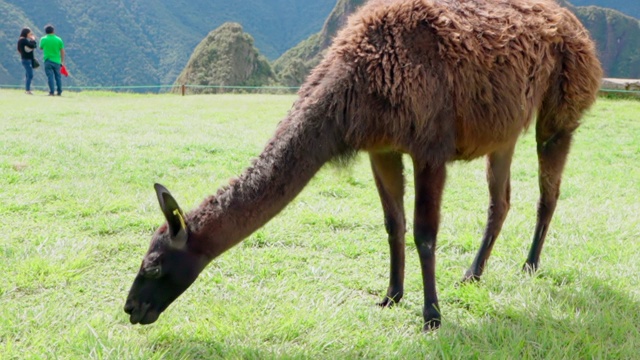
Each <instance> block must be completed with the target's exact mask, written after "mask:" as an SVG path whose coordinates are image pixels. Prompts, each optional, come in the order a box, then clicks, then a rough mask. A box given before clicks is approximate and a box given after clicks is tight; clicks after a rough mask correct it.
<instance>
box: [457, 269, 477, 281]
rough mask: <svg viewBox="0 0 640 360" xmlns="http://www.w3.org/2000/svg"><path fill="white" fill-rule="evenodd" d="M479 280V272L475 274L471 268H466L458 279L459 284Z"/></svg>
mask: <svg viewBox="0 0 640 360" xmlns="http://www.w3.org/2000/svg"><path fill="white" fill-rule="evenodd" d="M478 281H480V274H476V273H474V272H473V271H471V270H467V272H466V273H465V274H464V276H463V277H462V280H460V284H471V283H475V282H478Z"/></svg>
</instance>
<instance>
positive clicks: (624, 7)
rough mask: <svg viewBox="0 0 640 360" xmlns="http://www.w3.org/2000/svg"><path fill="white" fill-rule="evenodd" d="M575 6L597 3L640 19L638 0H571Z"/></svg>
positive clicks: (599, 5) (639, 2)
mask: <svg viewBox="0 0 640 360" xmlns="http://www.w3.org/2000/svg"><path fill="white" fill-rule="evenodd" d="M569 1H570V2H571V4H573V5H575V6H589V5H595V6H598V7H603V8H610V9H614V10H618V11H620V12H622V13H625V14H627V15H629V16H633V17H634V18H636V19H640V1H637V0H569Z"/></svg>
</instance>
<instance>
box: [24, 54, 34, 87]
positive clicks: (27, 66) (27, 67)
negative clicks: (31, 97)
mask: <svg viewBox="0 0 640 360" xmlns="http://www.w3.org/2000/svg"><path fill="white" fill-rule="evenodd" d="M32 61H33V60H31V59H22V66H24V74H25V78H26V82H25V88H24V89H25V90H27V91H31V80H33V63H32Z"/></svg>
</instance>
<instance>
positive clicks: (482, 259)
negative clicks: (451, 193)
mask: <svg viewBox="0 0 640 360" xmlns="http://www.w3.org/2000/svg"><path fill="white" fill-rule="evenodd" d="M514 148H515V142H514V143H513V144H510V145H509V146H508V147H506V148H505V149H502V150H498V151H496V152H493V153H491V154H489V156H488V157H487V183H488V184H489V195H490V203H489V210H488V214H487V226H486V228H485V231H484V236H483V237H482V245H480V249H479V250H478V253H477V254H476V257H475V259H474V260H473V264H471V267H470V268H469V269H468V270H467V272H466V273H465V275H464V278H463V279H462V281H463V282H468V281H473V280H478V279H480V276H481V275H482V271H483V270H484V266H485V263H486V262H487V259H488V258H489V255H491V249H493V244H494V243H495V240H496V238H497V237H498V234H500V230H501V229H502V224H503V223H504V219H505V218H506V217H507V213H508V212H509V206H510V205H509V204H510V197H511V181H510V180H511V159H512V157H513V150H514Z"/></svg>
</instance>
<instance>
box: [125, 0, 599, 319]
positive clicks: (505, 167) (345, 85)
mask: <svg viewBox="0 0 640 360" xmlns="http://www.w3.org/2000/svg"><path fill="white" fill-rule="evenodd" d="M601 75H602V73H601V68H600V64H599V62H598V60H597V58H596V54H595V50H594V44H593V42H592V41H591V40H590V38H589V36H588V34H587V32H586V30H585V29H584V27H583V26H582V25H581V24H580V23H579V22H578V20H577V19H576V18H575V17H574V16H573V15H572V14H571V13H570V12H568V11H567V10H565V9H563V8H561V7H559V6H558V5H557V4H555V3H554V2H553V1H551V0H508V1H507V0H395V1H394V0H372V1H370V2H369V3H367V4H366V5H365V6H364V7H363V8H362V9H360V11H358V12H357V13H356V14H354V15H353V16H352V17H351V18H350V21H349V24H348V25H347V26H346V27H345V28H344V29H343V30H342V31H341V32H340V33H339V35H338V36H337V37H336V39H335V40H334V43H333V46H332V47H331V48H330V49H329V51H328V53H327V55H326V57H325V59H324V60H323V61H322V62H321V64H320V65H319V66H318V67H317V68H316V69H315V70H314V71H313V72H312V74H311V75H310V76H309V79H308V80H307V82H306V83H305V85H304V86H303V87H302V88H301V90H300V92H299V95H300V97H299V99H298V100H297V101H296V103H295V104H294V106H293V108H292V110H291V111H290V113H289V114H288V116H287V117H286V118H285V119H284V120H283V121H282V122H281V123H280V124H279V126H278V128H277V130H276V134H275V136H274V137H273V138H272V139H271V140H270V141H269V143H268V144H267V146H266V148H265V149H264V151H263V152H262V154H261V155H260V156H259V157H258V158H257V159H256V160H255V161H254V163H253V165H252V166H251V167H250V168H248V169H247V170H246V171H245V172H244V173H243V174H242V175H240V177H239V178H238V179H235V180H234V181H232V182H231V183H230V184H229V185H228V186H226V187H224V188H223V189H221V190H219V191H218V193H217V194H216V195H215V196H211V197H209V198H207V199H206V200H205V201H204V202H203V203H202V205H201V206H200V207H199V208H197V209H195V210H193V211H192V212H190V213H188V214H186V215H184V214H182V212H181V210H179V207H178V206H177V203H175V201H174V200H173V198H172V197H171V196H170V194H168V191H166V189H164V188H162V187H156V190H157V191H158V197H159V201H160V203H161V207H162V209H163V213H164V214H165V217H166V218H167V221H168V224H169V226H168V228H165V229H161V230H159V231H158V232H156V234H155V235H154V238H153V240H152V244H151V247H150V250H149V253H148V254H147V256H146V257H145V259H146V260H145V261H143V265H142V266H141V270H140V273H139V274H138V277H137V278H136V283H134V286H133V287H132V289H131V291H130V294H129V298H128V300H127V306H126V307H125V310H126V311H127V312H128V313H130V314H132V322H134V319H135V320H136V321H135V322H141V323H149V322H153V321H155V320H156V319H157V317H158V315H159V314H160V313H161V312H162V311H163V310H164V309H165V308H166V307H167V306H168V305H169V303H171V301H173V299H175V298H176V297H177V296H178V295H179V294H180V293H181V292H182V291H184V289H186V287H188V286H189V284H191V282H192V281H193V280H194V279H195V276H197V274H198V273H199V272H200V271H201V270H202V268H204V266H205V265H206V264H207V263H208V262H210V261H211V260H212V259H213V258H215V257H216V256H218V255H220V254H221V253H223V252H224V251H226V250H228V249H229V248H231V247H232V246H234V245H235V244H237V243H238V242H240V241H241V240H242V239H244V238H245V237H246V236H248V235H250V234H251V233H252V232H253V231H255V230H256V229H258V228H259V227H260V226H262V225H264V224H265V223H266V222H267V221H269V219H271V218H272V217H273V216H275V215H276V214H277V213H278V212H279V211H280V210H282V209H283V208H284V207H285V206H286V204H288V203H289V202H290V201H291V200H292V199H293V198H294V197H295V196H296V195H297V194H298V193H299V192H300V191H301V190H302V188H303V187H304V186H305V185H306V184H307V183H308V181H309V180H310V179H311V178H312V177H313V175H314V174H315V173H316V172H317V171H318V170H319V169H320V168H321V167H322V165H323V164H325V163H326V162H328V161H330V160H332V159H335V158H349V157H351V156H352V155H353V154H355V153H356V152H357V151H360V150H362V151H367V152H368V153H369V155H370V160H371V166H372V170H373V174H374V178H375V181H376V186H377V188H378V192H379V194H380V198H381V202H382V207H383V212H384V219H385V226H386V229H387V232H388V241H389V245H390V252H391V267H390V280H389V287H388V290H387V293H386V296H385V297H384V298H383V300H382V302H381V303H380V305H382V306H391V305H393V304H394V303H395V302H398V301H400V299H401V298H402V296H403V294H404V260H405V254H404V249H405V240H404V238H405V224H406V221H405V214H404V208H403V205H404V204H403V196H404V175H403V164H402V156H401V154H402V153H406V154H409V155H410V156H411V158H412V160H413V166H414V174H415V175H414V176H415V186H416V191H415V214H414V238H415V242H416V247H417V250H418V255H419V257H420V264H421V270H422V276H423V285H424V301H425V306H424V309H423V315H424V321H425V329H431V328H435V327H437V326H439V324H440V311H439V308H438V299H437V294H436V288H435V248H436V236H437V232H438V224H439V216H440V214H439V213H440V202H441V196H442V190H443V188H444V184H445V178H446V163H447V162H450V161H454V160H471V159H473V158H477V157H479V156H483V155H486V156H487V180H488V183H489V193H490V205H489V211H488V221H487V226H486V229H485V233H484V236H483V238H482V245H481V247H480V250H479V252H478V254H477V256H476V258H475V260H474V262H473V264H472V265H471V267H470V268H469V270H468V271H467V273H466V274H465V277H464V279H463V280H464V281H470V280H475V279H478V278H479V277H480V276H481V274H482V272H483V269H484V265H485V263H486V260H487V258H488V257H489V254H490V253H491V249H492V247H493V244H494V242H495V239H496V237H497V236H498V234H499V232H500V229H501V227H502V223H503V221H504V219H505V217H506V214H507V212H508V210H509V198H510V184H509V182H510V181H509V179H510V170H509V169H510V165H511V158H512V155H513V150H514V146H515V143H516V140H517V138H518V136H519V135H520V133H521V132H522V131H523V130H524V129H526V128H527V127H528V126H529V124H530V122H531V121H532V119H533V118H534V117H536V118H537V121H536V141H537V144H538V145H537V151H538V158H539V182H540V201H539V203H538V218H537V222H536V227H535V231H534V236H533V244H532V246H531V250H530V253H529V256H528V258H527V261H526V263H525V266H524V268H525V270H527V271H534V270H535V269H536V268H537V267H538V261H539V255H540V251H541V249H542V245H543V243H544V239H545V237H546V233H547V231H548V228H549V223H550V221H551V217H552V216H553V212H554V209H555V207H556V202H557V198H558V195H559V188H560V181H561V175H562V171H563V167H564V164H565V161H566V158H567V154H568V152H569V148H570V144H571V138H572V134H573V132H574V131H575V129H576V128H577V127H578V126H579V120H580V118H581V117H582V115H583V113H584V112H585V111H586V110H587V109H588V108H589V107H590V106H591V104H592V103H593V102H594V101H595V96H596V93H597V90H598V88H599V84H600V77H601ZM158 189H164V190H162V191H160V190H158ZM163 199H164V200H163ZM163 202H164V203H163ZM181 231H182V232H181ZM165 258H166V259H171V260H163V259H165ZM150 259H151V260H150ZM169 262H170V263H169ZM177 263H178V264H177ZM149 264H151V265H149ZM157 267H161V268H162V269H165V268H167V269H173V270H171V271H161V272H159V273H160V274H161V275H158V278H154V276H156V268H157ZM176 268H179V269H180V271H179V273H180V274H184V275H180V276H178V275H176V271H178V270H176ZM150 274H151V275H153V276H151V275H150ZM167 279H168V280H167ZM156 294H159V295H156ZM146 314H149V315H146ZM134 315H135V317H134Z"/></svg>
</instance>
